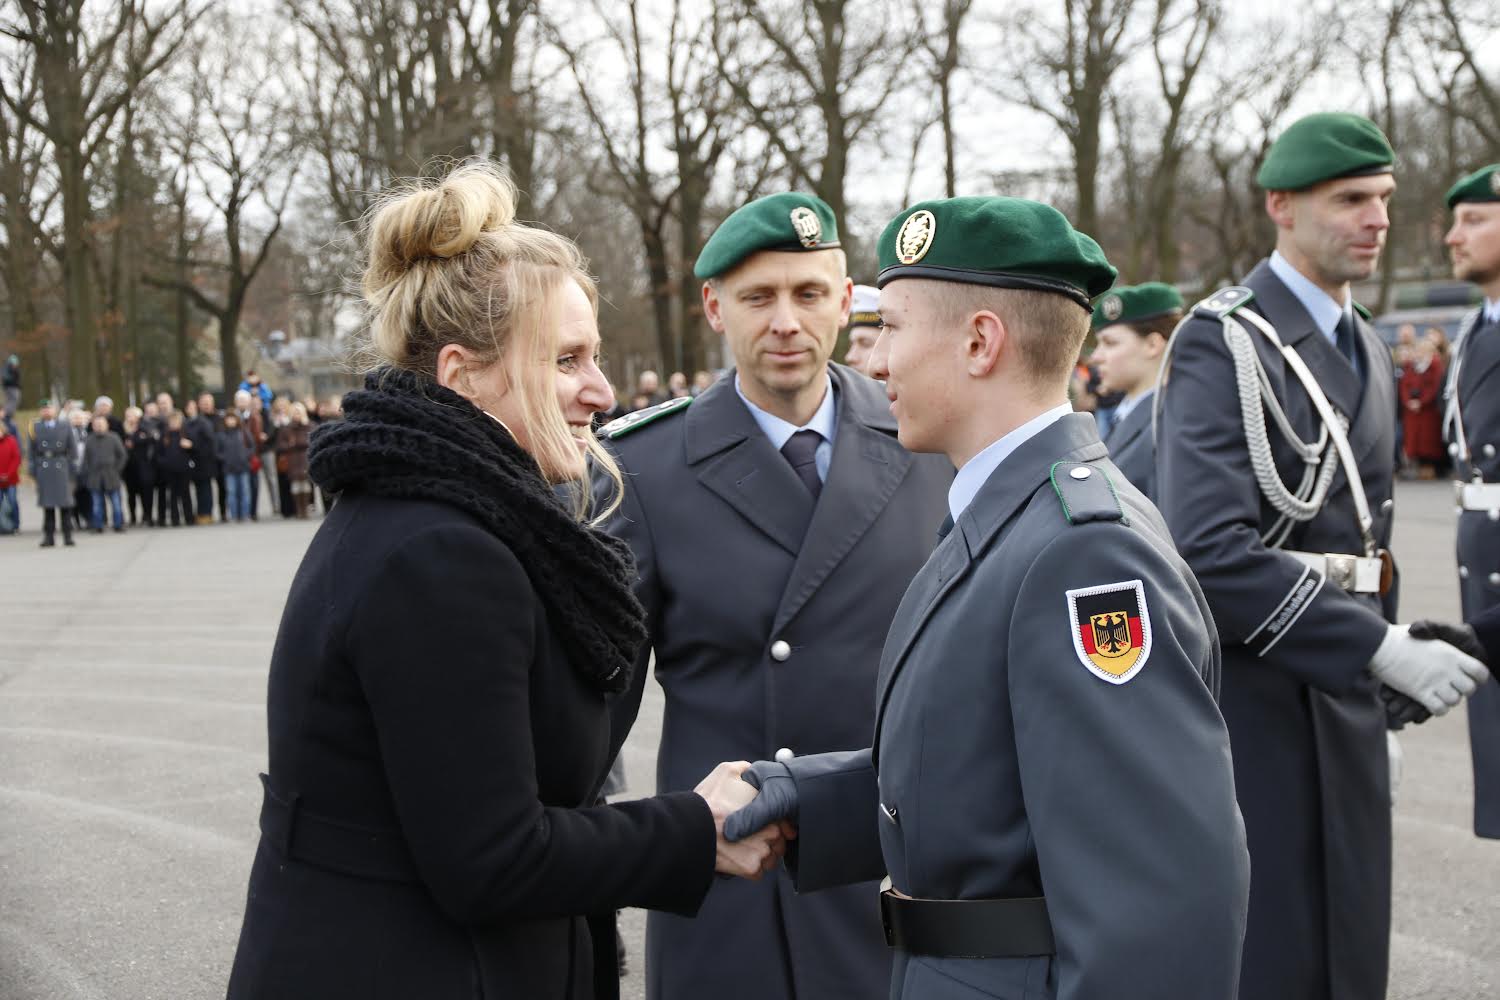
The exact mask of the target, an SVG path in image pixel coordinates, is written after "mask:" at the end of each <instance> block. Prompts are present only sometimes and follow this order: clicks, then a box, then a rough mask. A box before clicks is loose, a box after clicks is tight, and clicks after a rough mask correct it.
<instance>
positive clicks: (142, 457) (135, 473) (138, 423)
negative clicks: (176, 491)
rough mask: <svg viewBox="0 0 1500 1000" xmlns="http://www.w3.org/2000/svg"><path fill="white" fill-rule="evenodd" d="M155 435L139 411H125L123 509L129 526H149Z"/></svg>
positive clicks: (154, 467) (154, 477)
mask: <svg viewBox="0 0 1500 1000" xmlns="http://www.w3.org/2000/svg"><path fill="white" fill-rule="evenodd" d="M156 450H157V440H156V436H155V435H154V434H152V433H151V432H150V431H148V430H147V429H146V427H145V426H144V424H143V423H142V413H141V411H140V410H139V409H138V408H136V407H134V406H132V407H129V408H128V409H126V411H125V451H126V454H127V455H129V457H130V460H129V461H128V462H126V463H125V477H124V479H125V508H126V511H127V513H128V514H129V520H130V524H131V526H132V527H133V526H135V524H136V523H137V519H136V514H137V509H139V513H140V520H139V523H141V524H146V525H150V524H151V500H152V498H153V495H154V494H155V492H156Z"/></svg>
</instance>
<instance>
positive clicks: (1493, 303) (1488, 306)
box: [1483, 299, 1500, 325]
mask: <svg viewBox="0 0 1500 1000" xmlns="http://www.w3.org/2000/svg"><path fill="white" fill-rule="evenodd" d="M1483 322H1484V323H1485V324H1486V325H1488V324H1490V323H1500V299H1485V300H1484V319H1483Z"/></svg>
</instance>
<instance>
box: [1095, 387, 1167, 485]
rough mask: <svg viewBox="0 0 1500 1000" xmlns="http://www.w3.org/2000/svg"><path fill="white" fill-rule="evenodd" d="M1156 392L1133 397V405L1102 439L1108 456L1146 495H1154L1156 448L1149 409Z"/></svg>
mask: <svg viewBox="0 0 1500 1000" xmlns="http://www.w3.org/2000/svg"><path fill="white" fill-rule="evenodd" d="M1154 397H1155V393H1152V392H1148V393H1145V394H1144V395H1142V396H1141V398H1140V399H1139V400H1137V401H1136V404H1135V407H1134V409H1132V410H1131V411H1130V412H1129V413H1127V414H1125V418H1124V419H1123V420H1121V421H1120V422H1119V423H1117V424H1115V425H1114V427H1112V428H1110V432H1109V436H1108V437H1106V438H1105V439H1104V444H1105V447H1107V448H1108V449H1109V460H1110V461H1111V462H1113V463H1115V467H1116V468H1118V469H1119V470H1120V472H1122V473H1123V474H1124V475H1125V478H1126V479H1128V480H1130V484H1131V485H1132V486H1134V487H1135V488H1136V489H1138V490H1140V491H1141V492H1142V493H1144V494H1146V496H1147V497H1148V498H1149V497H1152V496H1154V493H1153V489H1154V486H1155V482H1156V448H1155V444H1154V442H1153V441H1152V438H1151V411H1152V405H1151V404H1152V402H1153V401H1154Z"/></svg>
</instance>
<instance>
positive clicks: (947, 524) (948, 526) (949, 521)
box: [938, 514, 953, 542]
mask: <svg viewBox="0 0 1500 1000" xmlns="http://www.w3.org/2000/svg"><path fill="white" fill-rule="evenodd" d="M952 530H953V515H952V514H948V515H947V516H945V517H944V518H943V523H942V524H940V525H938V541H940V542H941V541H942V540H943V539H945V538H947V537H948V532H950V531H952Z"/></svg>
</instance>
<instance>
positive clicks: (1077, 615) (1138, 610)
mask: <svg viewBox="0 0 1500 1000" xmlns="http://www.w3.org/2000/svg"><path fill="white" fill-rule="evenodd" d="M1068 618H1069V620H1070V621H1071V622H1072V624H1073V648H1074V649H1075V650H1077V651H1078V658H1079V659H1080V660H1082V661H1083V665H1084V666H1085V667H1088V668H1089V670H1091V671H1093V673H1094V675H1095V676H1096V677H1099V678H1100V679H1101V680H1106V681H1109V682H1110V683H1111V684H1124V683H1125V682H1126V681H1128V680H1130V679H1131V678H1132V677H1134V676H1135V675H1136V674H1138V673H1140V672H1141V668H1142V667H1144V666H1145V665H1146V658H1147V657H1148V656H1150V655H1151V616H1150V615H1149V614H1148V613H1147V611H1146V589H1145V587H1144V586H1142V584H1141V581H1139V580H1127V581H1125V582H1123V583H1110V584H1106V585H1104V586H1102V587H1087V588H1085V589H1083V590H1070V591H1068Z"/></svg>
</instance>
